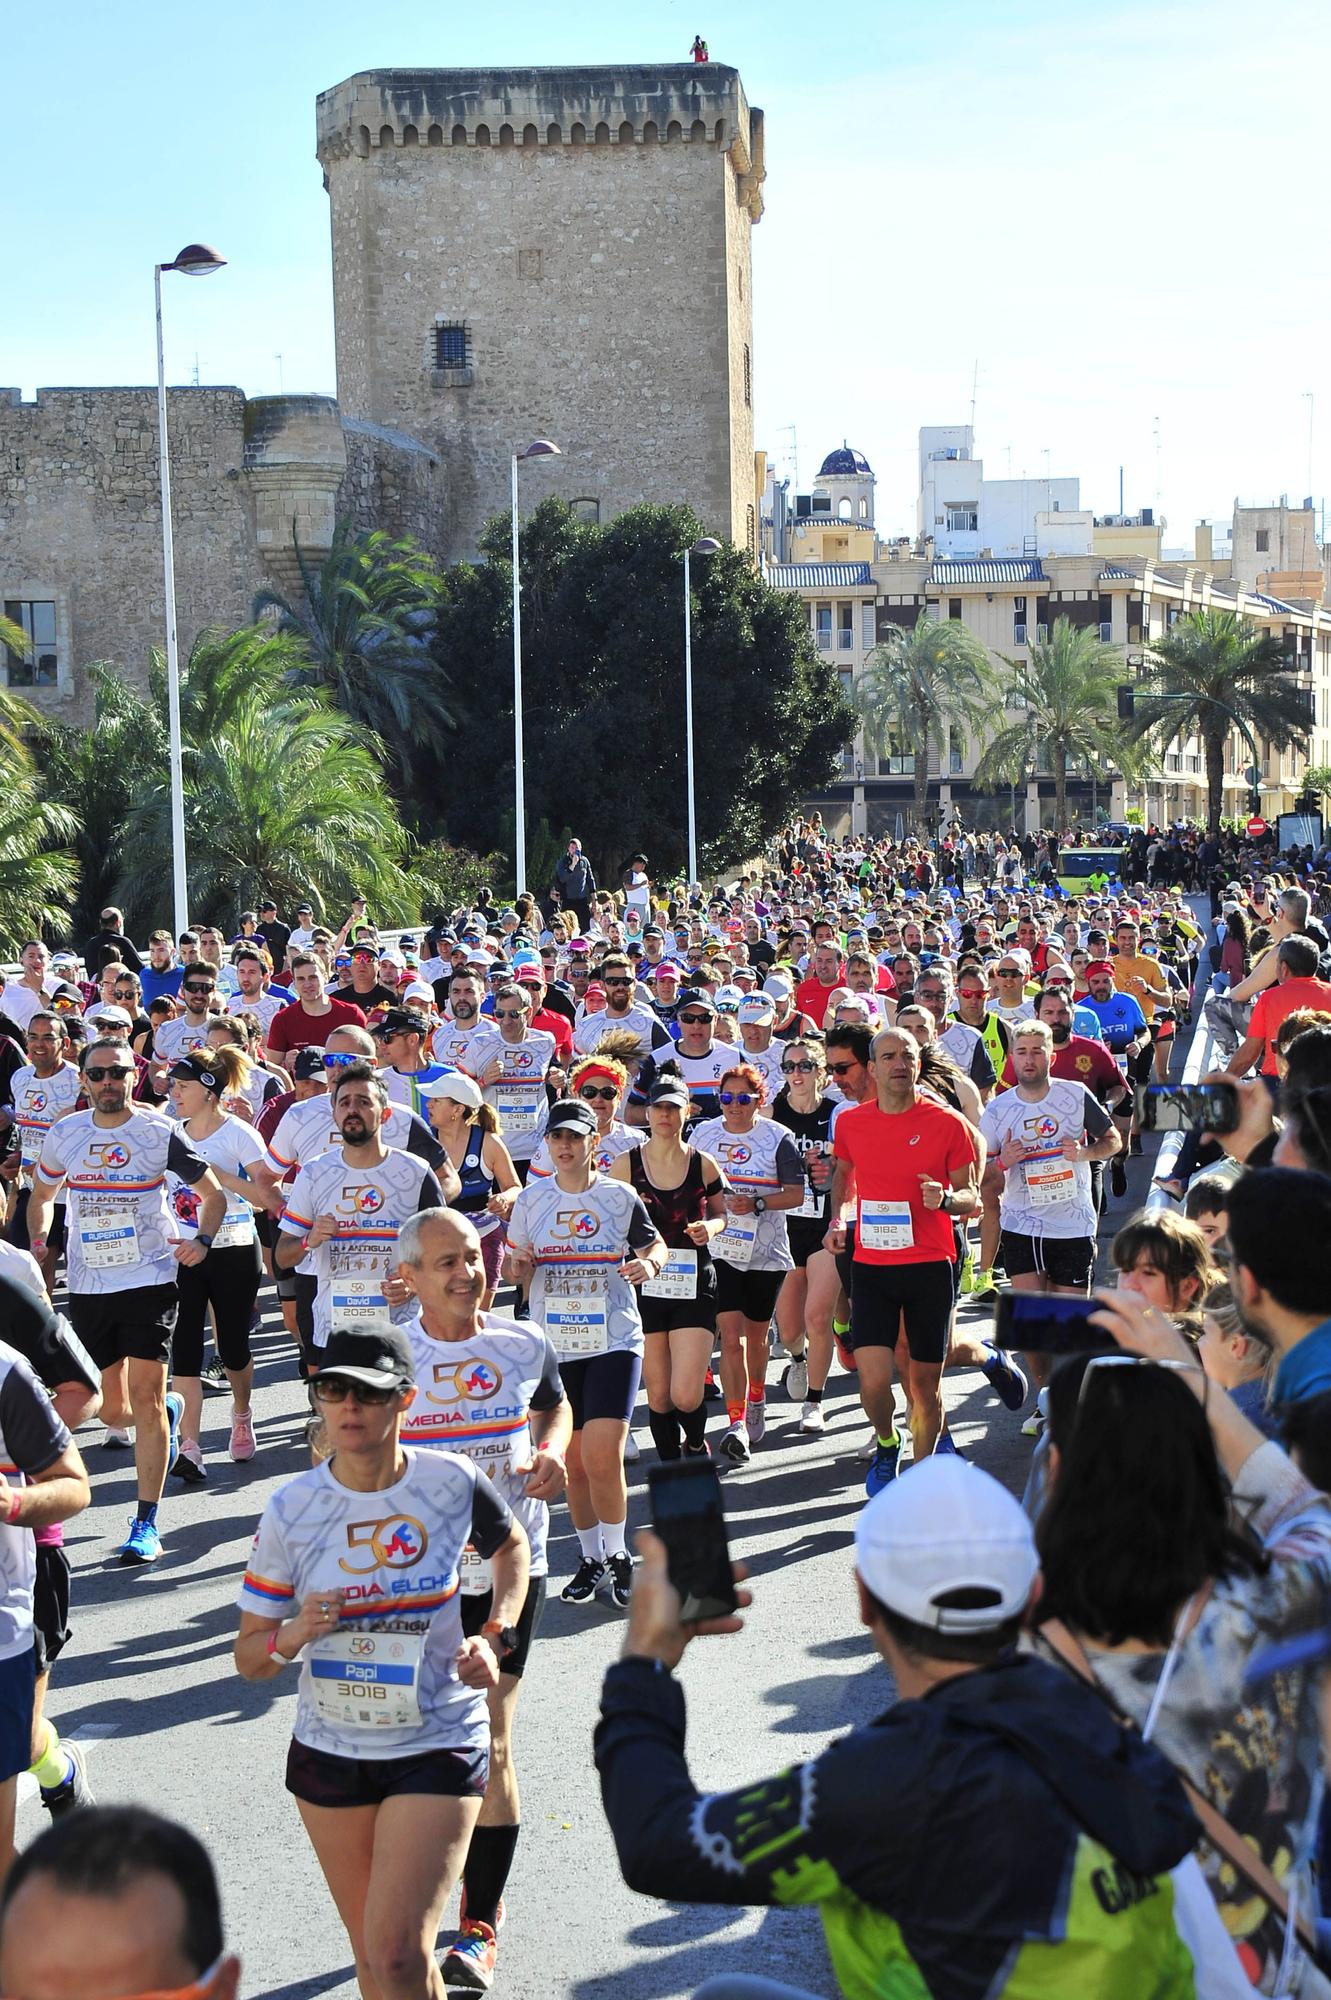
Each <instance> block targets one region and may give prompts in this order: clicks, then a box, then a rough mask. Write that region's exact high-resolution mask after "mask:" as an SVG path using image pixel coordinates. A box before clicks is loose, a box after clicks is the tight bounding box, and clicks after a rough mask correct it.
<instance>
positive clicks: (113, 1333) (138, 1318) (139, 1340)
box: [23, 1285, 179, 1770]
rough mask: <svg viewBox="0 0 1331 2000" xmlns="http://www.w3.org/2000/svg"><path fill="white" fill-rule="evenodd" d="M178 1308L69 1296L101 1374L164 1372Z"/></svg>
mask: <svg viewBox="0 0 1331 2000" xmlns="http://www.w3.org/2000/svg"><path fill="white" fill-rule="evenodd" d="M178 1304H179V1294H178V1293H177V1291H176V1287H175V1286H174V1285H131V1286H130V1288H129V1289H128V1291H124V1292H71V1293H70V1295H69V1318H70V1324H71V1325H72V1326H73V1328H74V1331H75V1333H76V1334H77V1335H78V1337H79V1339H80V1340H81V1341H82V1342H83V1345H84V1346H85V1347H86V1348H87V1350H88V1352H89V1354H90V1355H91V1356H92V1358H93V1360H94V1361H95V1362H96V1363H97V1366H98V1367H99V1368H113V1367H114V1366H115V1364H116V1362H117V1361H160V1362H161V1363H162V1365H163V1366H165V1365H166V1363H167V1361H168V1360H169V1359H170V1356H171V1336H172V1334H173V1333H174V1332H175V1330H176V1312H177V1308H178ZM23 1768H24V1769H25V1770H26V1769H27V1765H26V1764H25V1765H24V1767H23Z"/></svg>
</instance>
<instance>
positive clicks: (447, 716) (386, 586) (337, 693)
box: [254, 521, 457, 790]
mask: <svg viewBox="0 0 1331 2000" xmlns="http://www.w3.org/2000/svg"><path fill="white" fill-rule="evenodd" d="M295 549H296V561H297V563H298V564H299V566H300V575H301V583H302V585H303V588H304V599H303V601H299V602H293V601H292V600H291V599H289V598H285V597H282V596H281V595H280V594H279V593H278V592H276V591H273V590H263V591H260V593H259V595H258V596H257V597H256V598H255V600H254V616H255V618H256V619H257V618H258V617H260V616H261V614H262V613H263V612H265V611H275V612H276V613H277V624H278V630H279V631H280V632H282V633H286V634H290V635H291V636H293V637H294V638H295V639H297V640H298V641H299V642H300V644H301V649H302V651H301V656H300V657H299V658H298V659H296V661H295V662H294V663H293V665H292V666H291V668H290V669H289V680H290V683H291V685H292V686H293V687H319V688H322V689H324V690H325V692H326V693H327V694H328V695H329V696H330V698H331V699H332V701H333V703H334V705H335V706H336V707H337V708H340V709H341V710H342V711H343V713H344V714H346V715H348V716H350V717H351V719H352V721H353V722H357V723H360V724H361V725H362V727H364V728H366V729H369V730H372V731H373V732H374V734H375V735H376V736H377V737H379V738H380V739H381V741H382V742H383V743H385V744H386V745H387V746H388V749H389V751H390V753H391V756H392V758H393V761H394V762H395V764H396V766H397V768H398V770H399V772H400V773H401V776H402V779H403V782H404V783H405V784H406V785H407V786H408V788H409V789H412V790H419V789H420V788H421V786H422V783H423V781H424V779H425V776H426V767H427V764H428V763H429V762H430V761H431V760H435V759H437V758H438V757H439V756H440V755H441V754H442V753H443V751H444V749H445V747H446V741H447V738H448V736H449V735H450V734H451V733H452V731H453V730H454V729H455V728H456V726H457V718H456V715H455V713H454V710H453V706H452V700H451V694H450V687H449V681H448V678H447V676H446V674H445V673H444V671H443V669H442V668H441V667H440V666H439V664H438V663H437V661H436V660H435V658H434V656H433V654H432V653H431V650H430V640H431V637H432V636H433V632H434V624H435V614H436V612H437V610H438V607H439V604H440V602H441V597H442V592H443V583H442V579H441V578H440V576H439V573H438V571H437V570H436V568H435V567H434V565H433V563H432V562H431V561H430V559H429V557H428V556H427V555H426V554H425V553H424V552H423V551H422V550H421V549H418V548H417V547H416V545H415V543H414V542H411V541H409V540H407V539H405V538H399V539H394V538H393V537H391V536H389V535H387V534H385V533H384V532H383V531H382V530H379V529H376V530H375V531H374V532H373V533H372V534H368V535H360V534H357V533H356V532H355V531H354V530H353V528H352V527H351V525H350V523H349V522H348V521H340V522H339V523H338V525H337V528H336V530H335V532H334V535H333V540H332V544H331V546H330V547H329V550H328V553H327V554H326V555H325V557H324V559H323V561H322V562H321V563H320V564H319V565H318V566H317V567H315V565H314V564H313V563H311V562H310V560H309V559H308V557H307V556H306V555H305V552H304V550H303V549H302V548H301V546H300V544H299V542H297V543H296V544H295Z"/></svg>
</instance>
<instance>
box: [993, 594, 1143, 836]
mask: <svg viewBox="0 0 1331 2000" xmlns="http://www.w3.org/2000/svg"><path fill="white" fill-rule="evenodd" d="M999 657H1000V658H1001V659H1002V661H1003V664H1004V665H1005V666H1006V667H1009V668H1010V669H1011V676H1012V677H1011V679H1010V680H1009V682H1008V685H1007V698H1008V702H1009V705H1010V706H1012V707H1015V706H1016V703H1017V701H1018V700H1021V701H1022V702H1024V704H1025V712H1024V713H1023V714H1022V716H1021V717H1020V719H1019V720H1017V721H1014V722H1010V723H1009V724H1008V725H1007V727H1006V728H1005V729H1000V730H999V732H998V734H997V735H996V736H995V737H993V738H992V739H991V740H990V742H989V743H988V744H987V745H986V746H985V750H984V754H983V756H982V757H981V758H980V761H979V764H978V765H977V767H976V771H975V784H976V788H977V790H979V791H984V792H989V791H997V789H998V788H999V786H1000V785H1008V784H1018V783H1020V782H1022V781H1023V780H1024V779H1025V778H1026V777H1027V775H1028V774H1029V773H1031V772H1033V771H1035V770H1036V769H1037V768H1038V766H1039V764H1040V762H1041V760H1042V759H1047V761H1048V766H1049V769H1050V770H1051V771H1052V772H1053V774H1054V824H1055V826H1056V827H1057V828H1058V830H1059V832H1060V833H1061V832H1062V831H1063V829H1064V827H1066V825H1067V823H1068V771H1069V770H1070V769H1074V768H1081V767H1085V768H1087V769H1089V770H1091V771H1093V772H1094V771H1095V770H1096V769H1097V768H1098V765H1099V762H1100V760H1101V759H1106V760H1107V761H1109V762H1110V763H1111V764H1113V763H1118V764H1119V765H1120V767H1122V766H1123V764H1124V756H1123V746H1122V744H1121V741H1120V738H1121V731H1120V728H1119V723H1118V695H1117V688H1118V685H1119V682H1120V681H1121V680H1122V678H1123V655H1122V653H1120V651H1119V649H1118V648H1117V646H1111V645H1109V644H1108V643H1106V642H1105V641H1103V640H1102V639H1100V637H1099V636H1098V634H1096V633H1095V632H1092V631H1090V630H1088V629H1087V628H1086V627H1085V626H1076V625H1073V624H1071V623H1070V621H1069V620H1068V619H1066V618H1057V619H1055V621H1054V629H1053V631H1052V632H1051V633H1050V635H1049V637H1048V639H1046V640H1043V641H1041V642H1040V643H1038V644H1036V645H1034V646H1032V647H1031V649H1030V656H1029V658H1028V659H1025V660H1013V659H1009V658H1008V656H1007V654H1006V653H1003V654H1000V655H999ZM1140 762H1141V753H1140V752H1138V753H1137V754H1136V755H1131V754H1130V755H1129V757H1128V759H1127V765H1128V768H1127V769H1125V770H1124V776H1125V777H1132V776H1133V775H1135V770H1136V767H1137V765H1138V764H1139V763H1140Z"/></svg>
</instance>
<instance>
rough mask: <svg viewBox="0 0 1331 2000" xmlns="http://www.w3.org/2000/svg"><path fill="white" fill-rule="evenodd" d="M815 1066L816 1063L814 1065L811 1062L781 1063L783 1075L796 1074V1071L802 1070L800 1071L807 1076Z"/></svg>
mask: <svg viewBox="0 0 1331 2000" xmlns="http://www.w3.org/2000/svg"><path fill="white" fill-rule="evenodd" d="M813 1067H814V1065H813V1064H812V1063H811V1062H788V1063H782V1065H781V1074H782V1076H794V1075H795V1073H796V1072H797V1071H798V1072H800V1073H801V1074H802V1075H805V1076H807V1075H808V1074H809V1073H810V1071H811V1070H812V1069H813Z"/></svg>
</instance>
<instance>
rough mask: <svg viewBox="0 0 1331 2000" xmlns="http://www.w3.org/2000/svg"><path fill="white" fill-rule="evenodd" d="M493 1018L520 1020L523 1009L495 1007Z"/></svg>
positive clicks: (497, 1019) (498, 1019)
mask: <svg viewBox="0 0 1331 2000" xmlns="http://www.w3.org/2000/svg"><path fill="white" fill-rule="evenodd" d="M494 1018H495V1020H496V1021H521V1020H522V1019H523V1009H522V1008H521V1007H496V1008H495V1010H494Z"/></svg>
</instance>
